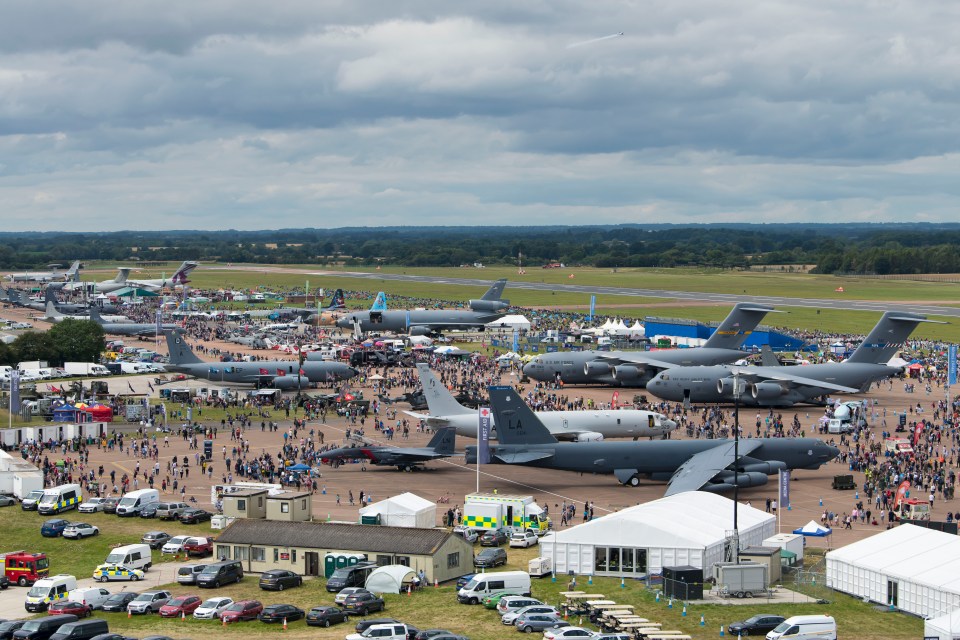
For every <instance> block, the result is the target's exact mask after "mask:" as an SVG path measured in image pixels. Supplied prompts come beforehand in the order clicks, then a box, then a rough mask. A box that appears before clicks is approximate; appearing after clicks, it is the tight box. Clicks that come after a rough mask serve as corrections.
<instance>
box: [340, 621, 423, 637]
mask: <svg viewBox="0 0 960 640" xmlns="http://www.w3.org/2000/svg"><path fill="white" fill-rule="evenodd" d="M375 624H403V623H402V622H400V621H399V620H397V619H396V618H367V619H366V620H360V621H359V622H357V624H356V626H355V627H354V630H355V631H356V632H357V633H363V632H364V631H366V630H367V629H369V628H370V627H372V626H373V625H375ZM419 632H420V630H419V629H417V633H419Z"/></svg>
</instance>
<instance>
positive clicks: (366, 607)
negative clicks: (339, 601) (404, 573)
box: [343, 592, 387, 616]
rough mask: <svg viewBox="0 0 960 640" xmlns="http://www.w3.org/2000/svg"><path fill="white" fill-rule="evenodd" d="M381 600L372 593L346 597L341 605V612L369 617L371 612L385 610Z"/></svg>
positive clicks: (384, 604)
mask: <svg viewBox="0 0 960 640" xmlns="http://www.w3.org/2000/svg"><path fill="white" fill-rule="evenodd" d="M386 606H387V605H386V603H385V602H384V601H383V598H381V597H379V596H377V595H375V594H372V593H369V592H367V593H355V594H353V595H351V596H347V599H346V600H345V601H344V603H343V610H344V611H346V612H347V613H350V614H354V613H356V614H359V615H361V616H366V615H370V612H372V611H383V610H384V609H385V608H386Z"/></svg>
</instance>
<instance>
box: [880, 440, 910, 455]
mask: <svg viewBox="0 0 960 640" xmlns="http://www.w3.org/2000/svg"><path fill="white" fill-rule="evenodd" d="M884 448H885V449H886V450H887V451H889V452H891V453H893V454H894V455H896V454H899V453H903V454H906V455H908V456H913V446H912V445H911V443H910V440H908V439H907V438H887V439H886V440H885V441H884Z"/></svg>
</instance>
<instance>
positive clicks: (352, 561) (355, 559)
mask: <svg viewBox="0 0 960 640" xmlns="http://www.w3.org/2000/svg"><path fill="white" fill-rule="evenodd" d="M360 560H361V557H360V556H358V555H352V556H347V562H348V564H349V565H350V566H351V567H352V566H353V565H355V564H357V563H358V562H360Z"/></svg>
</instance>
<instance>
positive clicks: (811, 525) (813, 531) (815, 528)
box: [793, 520, 833, 537]
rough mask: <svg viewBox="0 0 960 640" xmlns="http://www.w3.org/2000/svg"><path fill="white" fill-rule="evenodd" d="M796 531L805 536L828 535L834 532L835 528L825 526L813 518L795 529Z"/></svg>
mask: <svg viewBox="0 0 960 640" xmlns="http://www.w3.org/2000/svg"><path fill="white" fill-rule="evenodd" d="M793 532H794V533H798V534H800V535H804V536H821V537H822V536H828V535H830V534H831V533H833V529H831V528H830V527H824V526H823V525H820V524H817V522H816V521H815V520H811V521H810V522H808V523H807V524H805V525H803V526H802V527H800V528H798V529H794V530H793Z"/></svg>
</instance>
